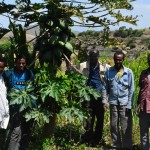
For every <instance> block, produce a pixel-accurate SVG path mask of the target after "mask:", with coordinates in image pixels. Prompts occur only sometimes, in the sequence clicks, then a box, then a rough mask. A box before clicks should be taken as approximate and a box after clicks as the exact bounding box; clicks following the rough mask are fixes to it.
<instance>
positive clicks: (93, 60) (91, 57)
mask: <svg viewBox="0 0 150 150" xmlns="http://www.w3.org/2000/svg"><path fill="white" fill-rule="evenodd" d="M89 61H90V64H91V65H96V64H97V63H98V53H96V52H91V53H90V55H89Z"/></svg>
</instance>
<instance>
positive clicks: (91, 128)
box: [83, 96, 104, 142]
mask: <svg viewBox="0 0 150 150" xmlns="http://www.w3.org/2000/svg"><path fill="white" fill-rule="evenodd" d="M84 107H85V108H87V109H88V110H89V117H88V119H87V120H85V121H84V128H85V130H86V132H85V134H84V136H83V140H85V142H90V141H95V142H99V141H100V140H101V139H102V134H103V124H104V108H103V104H102V99H101V98H99V99H97V100H96V99H94V97H93V96H91V99H90V101H89V102H87V101H86V102H84ZM95 119H96V122H95Z"/></svg>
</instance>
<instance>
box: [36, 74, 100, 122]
mask: <svg viewBox="0 0 150 150" xmlns="http://www.w3.org/2000/svg"><path fill="white" fill-rule="evenodd" d="M86 81H87V78H86V77H85V76H83V75H79V74H76V73H73V72H70V71H67V72H66V74H65V75H60V76H57V77H56V78H54V79H50V78H46V80H45V82H40V83H39V88H40V89H41V90H40V91H39V94H40V97H41V99H42V102H43V103H44V102H45V101H46V99H47V97H52V98H53V99H55V101H56V102H57V105H58V107H59V108H60V110H59V111H60V114H61V115H62V116H66V117H67V118H68V119H69V122H72V120H73V119H74V118H79V119H80V121H83V119H84V118H85V117H86V114H85V112H86V110H84V108H82V102H83V101H84V100H86V101H89V100H90V94H92V95H93V96H94V97H95V98H97V97H99V96H100V94H99V92H98V91H96V90H93V89H91V88H90V87H87V86H86Z"/></svg>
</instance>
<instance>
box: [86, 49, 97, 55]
mask: <svg viewBox="0 0 150 150" xmlns="http://www.w3.org/2000/svg"><path fill="white" fill-rule="evenodd" d="M92 54H96V55H97V56H99V50H98V49H90V50H88V56H90V55H92Z"/></svg>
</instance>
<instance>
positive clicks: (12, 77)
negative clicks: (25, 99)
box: [3, 55, 34, 150]
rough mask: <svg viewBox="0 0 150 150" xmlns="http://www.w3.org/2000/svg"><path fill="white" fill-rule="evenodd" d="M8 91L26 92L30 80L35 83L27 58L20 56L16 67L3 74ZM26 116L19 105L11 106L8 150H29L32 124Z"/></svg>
mask: <svg viewBox="0 0 150 150" xmlns="http://www.w3.org/2000/svg"><path fill="white" fill-rule="evenodd" d="M3 77H4V80H5V83H6V86H7V89H8V91H10V90H11V89H12V88H16V89H20V90H24V89H25V83H26V82H27V81H28V80H31V81H33V80H34V75H33V73H32V71H31V70H30V69H28V68H27V67H26V57H25V56H24V55H19V56H18V57H17V58H16V61H15V66H14V67H13V68H12V69H10V70H7V71H6V72H4V74H3ZM23 115H24V114H23V113H22V112H21V113H20V112H19V110H18V106H17V105H11V106H10V132H9V135H8V139H7V140H8V141H7V142H8V143H7V149H8V150H21V149H24V150H25V149H27V146H28V142H29V137H30V132H31V131H30V123H31V122H26V120H25V118H24V116H23Z"/></svg>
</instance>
